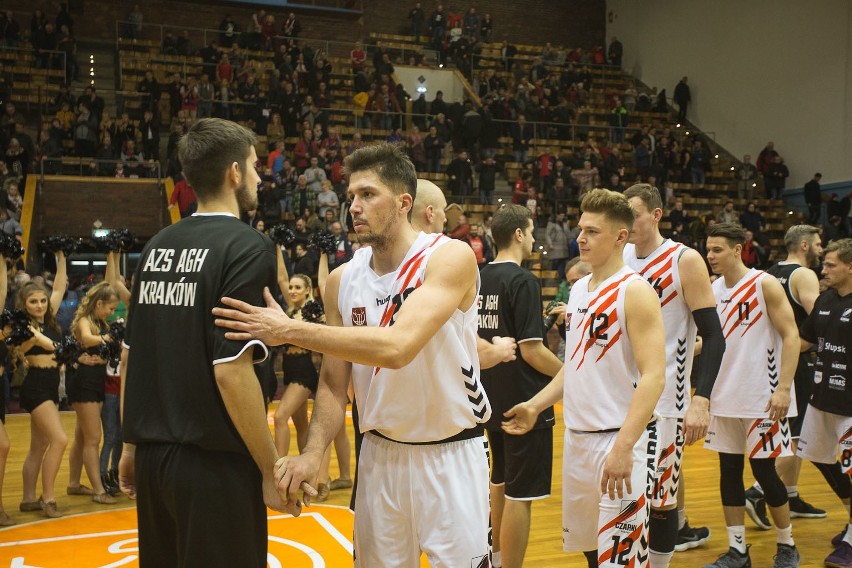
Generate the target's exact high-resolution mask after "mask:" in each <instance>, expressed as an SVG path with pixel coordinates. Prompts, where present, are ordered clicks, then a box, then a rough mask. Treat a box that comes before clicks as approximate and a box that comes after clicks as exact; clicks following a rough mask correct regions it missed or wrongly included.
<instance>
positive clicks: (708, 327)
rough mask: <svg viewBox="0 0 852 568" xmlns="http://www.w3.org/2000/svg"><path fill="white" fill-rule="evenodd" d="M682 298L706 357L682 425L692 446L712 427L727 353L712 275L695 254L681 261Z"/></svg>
mask: <svg viewBox="0 0 852 568" xmlns="http://www.w3.org/2000/svg"><path fill="white" fill-rule="evenodd" d="M678 270H679V272H680V277H681V287H682V289H683V298H684V301H685V302H686V305H687V306H688V307H689V311H690V312H691V313H692V317H693V319H694V320H695V324H696V326H697V327H698V335H699V337H700V338H701V343H700V347H701V350H700V351H698V349H697V347H696V351H697V353H696V355H697V354H698V353H703V354H704V356H703V357H701V358H700V359H699V360H698V368H697V369H696V381H695V396H693V397H692V400H691V401H690V404H689V408H687V410H686V415H685V416H684V421H683V430H684V443H686V444H687V445H691V444H693V443H695V442H696V441H698V440H703V439H704V437H705V436H706V435H707V427H708V426H709V425H710V395H711V393H712V392H713V385H714V384H715V383H716V377H717V376H718V375H719V368H720V367H721V366H722V355H723V354H724V352H725V335H724V333H723V332H722V324H721V323H720V322H719V314H718V313H717V312H716V299H715V297H714V296H713V288H712V286H711V285H710V275H709V274H708V272H707V266H706V265H705V264H704V260H703V259H702V258H701V255H699V254H698V253H697V252H696V251H694V250H692V249H688V250H686V251H685V252H684V253H683V255H682V256H681V257H680V260H678Z"/></svg>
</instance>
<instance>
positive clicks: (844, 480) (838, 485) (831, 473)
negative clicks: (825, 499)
mask: <svg viewBox="0 0 852 568" xmlns="http://www.w3.org/2000/svg"><path fill="white" fill-rule="evenodd" d="M814 465H815V466H816V468H817V469H818V470H819V472H820V473H821V474H822V476H823V477H824V478H825V480H826V481H827V482H828V485H829V486H831V489H832V490H833V491H834V493H835V495H837V496H838V497H839V498H840V499H849V498H852V482H850V479H849V476H848V475H846V474H845V473H843V470H842V469H841V468H840V463H838V462H834V463H832V464H828V463H816V462H814Z"/></svg>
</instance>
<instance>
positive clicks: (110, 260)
mask: <svg viewBox="0 0 852 568" xmlns="http://www.w3.org/2000/svg"><path fill="white" fill-rule="evenodd" d="M120 257H121V253H119V252H108V253H107V263H106V272H105V273H104V279H105V280H106V281H107V282H108V283H109V285H110V286H112V287H113V288H114V289H115V291H116V292H117V293H118V299H119V300H121V301H122V302H123V303H124V305H125V306H127V305H130V290H128V289H127V286H126V285H125V284H124V278H122V277H121V271H120V270H119V269H118V261H119V258H120Z"/></svg>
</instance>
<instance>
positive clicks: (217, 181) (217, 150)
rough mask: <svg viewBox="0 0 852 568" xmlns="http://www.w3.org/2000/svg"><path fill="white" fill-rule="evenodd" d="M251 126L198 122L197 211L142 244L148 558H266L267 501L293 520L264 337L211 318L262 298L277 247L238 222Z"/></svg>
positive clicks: (140, 473) (139, 285)
mask: <svg viewBox="0 0 852 568" xmlns="http://www.w3.org/2000/svg"><path fill="white" fill-rule="evenodd" d="M254 144H255V136H254V134H253V133H252V132H251V131H250V130H247V129H245V128H243V127H242V126H239V125H237V124H236V123H233V122H229V121H225V120H220V119H215V118H207V119H202V120H199V121H198V122H196V123H195V125H194V126H193V127H192V128H191V129H190V130H189V132H188V133H187V134H186V135H185V136H184V137H183V138H182V139H181V141H180V146H179V155H180V161H181V164H182V165H183V170H184V173H185V175H186V178H187V180H189V181H190V183H192V186H193V187H194V188H195V192H196V194H197V196H198V212H197V213H195V214H194V215H192V216H191V217H188V218H186V219H183V220H181V222H180V223H177V224H175V225H172V226H170V227H167V228H165V229H163V230H162V231H160V232H159V233H158V234H157V235H155V236H154V237H153V238H152V239H151V240H150V241H149V242H148V244H147V245H146V246H145V249H144V250H143V251H142V255H141V257H140V262H139V266H138V268H137V270H136V275H135V278H134V282H133V290H132V300H131V306H130V314H131V316H130V318H129V319H128V328H127V334H126V339H125V348H124V349H123V352H122V365H121V370H122V372H121V374H122V387H121V393H122V402H123V418H124V423H123V432H124V440H125V442H126V444H125V449H124V451H123V455H122V458H121V463H120V466H119V469H120V473H119V476H120V484H121V488H122V491H124V492H126V493H128V494H129V495H131V496H134V495H135V496H137V518H138V522H139V551H140V555H139V565H140V566H141V567H142V568H148V567H151V568H154V567H157V568H158V567H162V566H221V567H233V566H256V567H258V568H264V567H265V566H266V555H267V524H266V507H265V506H264V504H265V505H266V506H269V507H271V508H273V509H275V510H279V511H287V512H290V513H292V514H298V513H299V510H298V508H297V506H295V503H291V504H290V505H289V506H285V503H284V502H283V501H282V500H281V498H280V496H279V494H278V492H277V491H276V485H275V480H274V477H273V474H274V471H273V466H274V465H275V461H276V460H277V459H278V454H277V452H276V451H275V445H274V444H273V442H272V436H271V435H270V433H269V427H268V425H267V420H266V407H265V405H264V401H263V395H262V393H261V388H260V383H259V381H258V378H257V376H256V375H255V373H254V370H253V367H252V360H253V357H254V352H255V351H256V350H257V351H259V352H260V354H261V355H262V356H266V354H267V353H266V347H265V346H264V345H263V344H262V343H261V342H260V341H258V340H249V341H244V340H234V339H228V338H226V337H225V333H224V330H222V329H221V328H218V327H213V326H211V325H210V324H211V321H210V315H209V314H210V310H211V309H212V308H213V306H215V305H216V304H217V303H218V301H219V298H221V297H222V296H225V295H228V296H232V297H236V298H242V299H244V300H246V301H248V302H259V301H260V300H261V299H262V292H263V286H264V284H274V283H275V270H276V264H275V252H274V248H273V247H274V245H273V244H272V241H270V240H269V239H268V238H267V237H265V236H264V235H263V234H261V233H260V232H258V231H255V230H253V229H252V228H251V227H249V226H248V225H246V224H245V223H243V222H241V221H240V212H241V211H246V210H250V209H254V208H255V207H256V206H257V185H258V183H259V181H260V178H259V176H258V175H257V172H256V171H255V162H257V156H256V154H255V150H254Z"/></svg>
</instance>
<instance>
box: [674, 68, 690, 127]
mask: <svg viewBox="0 0 852 568" xmlns="http://www.w3.org/2000/svg"><path fill="white" fill-rule="evenodd" d="M672 100H673V101H674V102H675V104H677V107H678V113H677V121H678V122H679V123H681V124H682V123H684V122H686V109H687V107H688V106H689V103H690V102H692V94H691V93H690V91H689V85H688V84H687V78H686V77H684V78H683V79H681V80H680V83H678V84H677V86H676V87H675V90H674V96H673V97H672Z"/></svg>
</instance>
